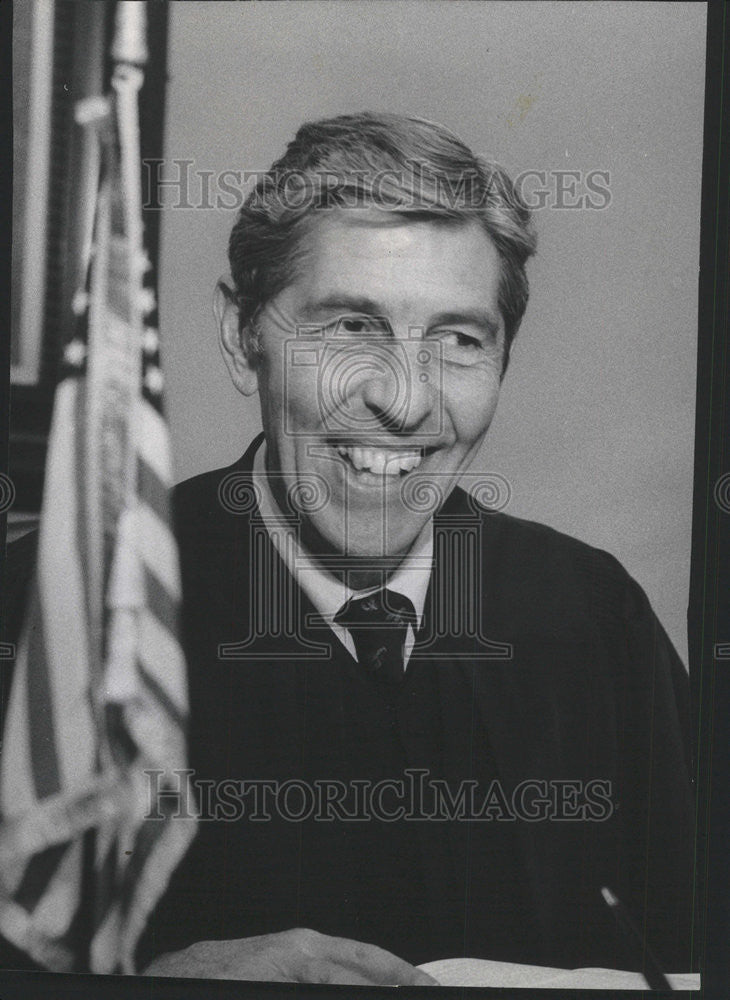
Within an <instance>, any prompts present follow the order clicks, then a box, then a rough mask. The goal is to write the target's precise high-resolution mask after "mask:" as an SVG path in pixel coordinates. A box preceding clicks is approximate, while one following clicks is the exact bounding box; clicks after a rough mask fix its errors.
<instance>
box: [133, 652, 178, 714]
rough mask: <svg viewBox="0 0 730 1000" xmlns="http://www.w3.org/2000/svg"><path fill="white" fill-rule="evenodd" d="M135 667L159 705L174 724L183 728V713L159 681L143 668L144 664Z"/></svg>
mask: <svg viewBox="0 0 730 1000" xmlns="http://www.w3.org/2000/svg"><path fill="white" fill-rule="evenodd" d="M137 669H138V670H139V672H140V675H141V677H142V680H143V681H144V683H145V684H146V685H147V687H148V688H149V689H150V691H151V692H152V694H153V695H154V697H155V698H156V699H157V701H158V702H159V704H160V706H161V707H162V708H163V709H164V710H165V712H167V714H168V715H169V716H170V718H171V719H172V721H173V722H174V723H175V725H176V726H180V727H181V728H184V726H185V721H186V720H185V715H184V714H183V712H182V711H181V710H180V709H179V708H178V707H177V705H176V704H175V702H174V701H173V700H172V698H170V697H169V695H168V694H167V692H166V691H165V689H164V687H163V686H162V685H161V684H160V683H159V681H157V679H156V678H155V677H153V676H152V674H151V673H150V672H149V671H148V670H146V669H145V667H144V664H142V663H139V664H138V665H137Z"/></svg>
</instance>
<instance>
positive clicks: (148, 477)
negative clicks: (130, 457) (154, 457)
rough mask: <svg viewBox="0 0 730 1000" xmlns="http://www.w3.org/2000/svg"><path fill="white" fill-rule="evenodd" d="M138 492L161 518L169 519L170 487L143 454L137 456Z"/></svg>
mask: <svg viewBox="0 0 730 1000" xmlns="http://www.w3.org/2000/svg"><path fill="white" fill-rule="evenodd" d="M137 492H138V493H139V495H140V497H141V498H142V499H143V500H144V502H145V503H146V504H147V505H148V506H149V507H150V508H151V509H152V510H153V511H154V512H155V514H157V516H158V517H159V518H161V519H162V520H163V521H167V520H169V517H170V487H169V485H168V484H167V483H166V482H164V481H163V480H162V479H160V477H159V476H158V475H157V472H156V471H155V469H154V468H153V467H152V466H151V465H150V464H149V462H146V461H145V460H144V458H143V457H142V456H141V455H139V456H138V458H137Z"/></svg>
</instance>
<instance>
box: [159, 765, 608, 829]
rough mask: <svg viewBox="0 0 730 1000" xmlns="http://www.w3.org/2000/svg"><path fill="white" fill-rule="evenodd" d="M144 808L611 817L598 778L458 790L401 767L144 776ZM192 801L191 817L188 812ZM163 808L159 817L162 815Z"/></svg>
mask: <svg viewBox="0 0 730 1000" xmlns="http://www.w3.org/2000/svg"><path fill="white" fill-rule="evenodd" d="M144 773H145V775H146V777H147V781H148V789H149V805H148V811H147V815H146V817H145V818H146V819H152V820H155V819H157V820H163V819H170V818H172V819H190V818H192V817H193V816H194V815H196V814H197V815H198V817H199V819H200V820H202V821H213V822H225V823H236V822H240V821H241V820H248V821H250V822H252V823H270V822H272V821H274V820H283V821H285V822H287V823H302V822H305V821H310V820H311V821H314V822H319V823H332V822H346V823H368V822H379V823H394V822H398V821H402V820H405V821H409V822H417V821H432V822H487V823H495V822H496V823H500V822H501V823H504V822H515V821H516V820H522V821H524V822H527V823H541V822H586V821H589V822H596V823H598V822H604V821H605V820H608V819H610V817H611V816H612V815H613V811H614V804H613V800H612V798H611V793H612V786H611V782H610V781H609V780H607V779H603V778H594V779H590V780H587V781H586V780H583V779H560V780H558V779H551V780H549V781H548V780H546V779H542V778H530V779H526V780H524V781H521V782H520V783H519V784H517V785H516V786H515V787H514V788H512V789H510V790H506V789H505V788H504V787H503V786H502V784H501V783H500V781H499V780H498V779H494V780H493V781H491V782H490V783H489V785H488V786H486V787H484V786H480V784H479V782H477V781H475V780H472V779H465V780H463V781H460V782H458V783H457V784H453V783H449V782H447V781H446V780H444V779H443V778H437V777H432V776H431V773H430V771H429V770H428V769H427V768H406V769H405V770H404V771H403V774H402V775H399V776H397V777H393V778H386V779H381V780H379V781H372V780H370V779H366V778H365V779H352V780H350V781H341V780H338V779H333V778H322V779H316V780H313V781H306V780H304V779H300V778H289V779H287V780H285V781H276V780H268V779H253V778H226V779H223V780H220V781H214V780H212V779H203V778H199V777H195V772H194V771H192V770H187V769H185V770H175V771H173V772H172V774H173V775H174V776H175V777H174V780H172V781H170V778H169V776H168V778H167V779H166V780H163V779H165V772H164V771H162V770H155V769H150V770H146V771H145V772H144ZM191 795H192V796H193V797H194V802H195V805H196V807H197V810H196V809H194V807H193V801H192V799H191ZM163 800H164V801H165V806H166V808H165V810H164V812H163V810H162V808H161V804H162V801H163Z"/></svg>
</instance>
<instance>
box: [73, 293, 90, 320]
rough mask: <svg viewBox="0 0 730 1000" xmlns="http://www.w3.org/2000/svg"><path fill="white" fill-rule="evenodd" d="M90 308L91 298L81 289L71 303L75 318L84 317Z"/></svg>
mask: <svg viewBox="0 0 730 1000" xmlns="http://www.w3.org/2000/svg"><path fill="white" fill-rule="evenodd" d="M88 308H89V296H88V295H87V293H86V292H82V291H81V289H79V290H78V291H77V292H76V293H75V295H74V297H73V300H72V302H71V309H72V310H73V314H74V316H83V314H84V313H85V312H86V310H87V309H88Z"/></svg>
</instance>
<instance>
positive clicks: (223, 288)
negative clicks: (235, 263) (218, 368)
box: [213, 278, 258, 396]
mask: <svg viewBox="0 0 730 1000" xmlns="http://www.w3.org/2000/svg"><path fill="white" fill-rule="evenodd" d="M213 312H214V314H215V318H216V323H217V324H218V339H219V343H220V348H221V353H222V355H223V360H224V361H225V363H226V368H227V369H228V374H229V375H230V376H231V379H232V381H233V384H234V385H235V387H236V388H237V389H238V391H239V392H240V393H242V394H243V395H244V396H253V394H254V393H255V392H256V390H257V389H258V379H257V377H256V365H255V363H254V359H253V357H252V356H251V348H250V345H249V343H248V338H247V331H246V330H242V329H241V324H240V316H239V312H238V303H237V302H236V297H235V295H234V293H233V292H232V291H231V289H230V287H229V286H228V284H227V283H226V282H225V280H224V279H222V278H221V280H220V281H219V282H218V284H217V285H216V286H215V292H214V295H213Z"/></svg>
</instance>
